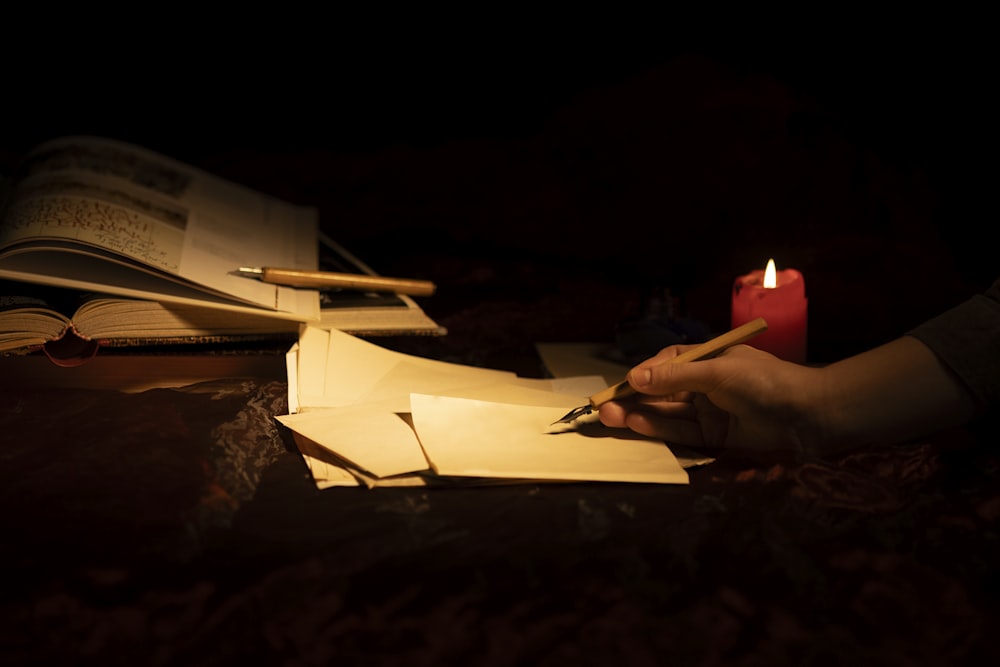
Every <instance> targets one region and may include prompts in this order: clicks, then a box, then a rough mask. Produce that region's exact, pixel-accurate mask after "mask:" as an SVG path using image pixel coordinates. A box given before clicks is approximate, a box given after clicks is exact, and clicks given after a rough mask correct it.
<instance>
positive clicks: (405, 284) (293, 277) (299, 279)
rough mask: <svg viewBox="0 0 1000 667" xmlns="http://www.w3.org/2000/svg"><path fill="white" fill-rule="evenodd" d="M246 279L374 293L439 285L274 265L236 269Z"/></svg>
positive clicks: (420, 292)
mask: <svg viewBox="0 0 1000 667" xmlns="http://www.w3.org/2000/svg"><path fill="white" fill-rule="evenodd" d="M236 273H237V274H239V275H241V276H246V277H247V278H257V279H258V280H262V281H263V282H265V283H271V284H273V285H285V286H287V287H313V288H324V287H327V288H330V287H334V288H340V289H351V290H362V291H372V292H396V293H397V294H407V295H410V296H430V295H432V294H434V291H435V289H436V285H435V284H434V283H433V282H431V281H429V280H416V279H413V278H389V277H387V276H369V275H365V274H363V273H335V272H333V271H301V270H298V269H278V268H275V267H273V266H263V267H247V266H241V267H240V268H239V269H237V271H236Z"/></svg>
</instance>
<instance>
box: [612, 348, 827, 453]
mask: <svg viewBox="0 0 1000 667" xmlns="http://www.w3.org/2000/svg"><path fill="white" fill-rule="evenodd" d="M693 347H694V346H693V345H672V346H670V347H667V348H664V349H663V350H661V351H660V352H659V353H658V354H657V355H656V356H654V357H652V358H650V359H647V360H646V361H644V362H642V363H640V364H639V365H637V366H635V367H634V368H633V369H632V370H630V371H629V373H628V375H627V378H626V379H627V380H628V382H629V384H630V385H631V386H632V388H633V389H635V390H636V392H637V394H635V395H633V396H630V397H628V398H626V399H619V400H616V401H611V402H609V403H605V404H604V405H602V406H601V408H600V410H599V411H598V414H599V417H600V420H601V422H602V423H603V424H605V425H606V426H611V427H618V428H629V429H631V430H633V431H635V432H636V433H640V434H642V435H646V436H650V437H655V438H659V439H662V440H664V441H666V442H668V443H674V444H678V445H684V446H689V447H727V448H730V447H732V448H737V447H738V448H744V449H756V450H800V451H801V450H807V451H808V450H810V449H811V448H812V446H813V445H814V443H815V439H816V429H817V427H816V420H815V413H816V406H817V402H818V401H819V394H818V389H817V387H818V386H819V370H818V369H815V368H811V367H808V366H802V365H799V364H794V363H791V362H787V361H782V360H781V359H778V358H777V357H775V356H773V355H771V354H769V353H767V352H763V351H761V350H758V349H756V348H753V347H750V346H748V345H736V346H734V347H731V348H729V349H727V350H726V351H724V352H723V353H722V354H721V355H719V356H718V357H715V358H713V359H705V360H700V361H691V362H685V363H671V360H672V359H673V358H674V357H676V356H677V355H678V354H680V353H682V352H685V351H686V350H689V349H691V348H693Z"/></svg>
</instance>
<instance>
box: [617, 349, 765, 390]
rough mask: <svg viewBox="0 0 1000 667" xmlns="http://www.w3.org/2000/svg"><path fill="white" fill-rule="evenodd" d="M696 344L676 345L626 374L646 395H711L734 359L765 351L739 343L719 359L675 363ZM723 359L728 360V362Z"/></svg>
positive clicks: (633, 385)
mask: <svg viewBox="0 0 1000 667" xmlns="http://www.w3.org/2000/svg"><path fill="white" fill-rule="evenodd" d="M694 347H696V346H694V345H672V346H670V347H667V348H664V349H662V350H660V352H659V353H658V354H657V355H656V356H654V357H651V358H649V359H647V360H646V361H644V362H642V363H640V364H638V365H637V366H635V367H634V368H632V369H631V370H630V371H629V373H628V375H627V376H626V377H627V379H628V381H629V384H631V385H632V387H633V388H634V389H635V390H636V391H638V392H640V393H643V394H648V395H654V396H662V397H669V398H671V399H673V400H690V397H691V395H692V394H693V393H701V394H707V393H710V392H711V391H712V390H714V389H716V388H718V386H719V384H720V383H721V382H723V381H724V380H725V379H726V373H727V370H728V371H730V372H731V370H732V365H731V363H728V362H730V361H731V360H732V359H737V358H738V359H743V358H751V357H755V356H759V355H761V354H765V355H766V353H763V352H761V351H760V350H757V349H755V348H752V347H749V346H747V345H735V346H733V347H731V348H729V349H727V350H725V351H723V352H722V354H720V355H719V356H718V357H716V358H715V359H706V360H701V361H694V362H690V363H679V364H675V363H671V360H672V359H674V358H675V357H676V356H677V355H678V354H681V353H683V352H685V351H687V350H690V349H692V348H694ZM723 360H726V362H725V363H724V362H723Z"/></svg>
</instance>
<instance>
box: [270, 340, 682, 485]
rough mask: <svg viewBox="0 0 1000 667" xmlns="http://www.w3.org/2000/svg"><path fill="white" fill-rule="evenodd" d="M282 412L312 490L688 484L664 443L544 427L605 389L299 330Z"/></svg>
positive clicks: (580, 425) (590, 424) (592, 381)
mask: <svg viewBox="0 0 1000 667" xmlns="http://www.w3.org/2000/svg"><path fill="white" fill-rule="evenodd" d="M286 361H287V369H288V386H289V414H287V415H282V416H279V417H278V420H279V421H280V422H281V423H282V424H284V425H285V426H287V427H288V428H289V429H291V431H292V432H293V435H294V437H295V441H296V443H297V445H298V447H299V449H300V451H301V452H302V455H303V456H304V457H305V460H306V463H307V464H308V465H309V468H310V471H311V472H312V475H313V478H314V479H315V481H316V484H317V486H319V487H320V488H326V487H331V486H358V485H366V486H368V487H377V486H425V485H448V484H452V485H454V484H490V483H511V482H515V481H525V480H534V481H606V482H647V483H660V484H686V483H687V482H688V476H687V472H686V471H685V470H684V466H683V465H682V464H681V462H679V461H678V459H677V457H675V456H674V454H673V452H671V450H670V448H668V447H667V446H666V445H665V444H664V443H663V442H662V441H659V440H653V439H650V438H645V437H642V436H639V435H637V434H635V433H632V432H631V431H628V430H624V429H610V428H607V427H605V426H603V425H602V424H600V422H599V421H598V420H597V419H596V416H594V417H591V418H590V419H584V420H577V421H576V422H574V423H573V424H572V425H558V426H552V423H553V422H555V421H556V420H558V419H559V418H560V417H562V416H563V415H564V414H565V413H566V412H567V411H569V410H570V409H572V408H574V407H577V406H579V405H581V404H583V403H585V402H586V400H587V399H586V397H587V396H590V395H591V394H593V393H595V392H597V391H599V390H601V389H603V388H605V387H606V386H607V383H606V382H605V380H604V378H602V377H600V376H580V377H569V378H556V379H534V378H522V377H518V376H517V375H516V374H514V373H510V372H507V371H500V370H494V369H484V368H478V367H473V366H464V365H461V364H454V363H449V362H444V361H436V360H432V359H425V358H422V357H416V356H412V355H407V354H402V353H399V352H395V351H392V350H388V349H386V348H383V347H380V346H378V345H375V344H373V343H371V342H368V341H366V340H363V339H360V338H357V337H355V336H352V335H350V334H346V333H343V332H341V331H338V330H336V329H333V330H325V329H318V328H314V327H304V328H303V330H302V332H301V334H300V337H299V342H298V344H297V345H296V346H294V347H293V348H292V349H291V350H290V351H289V353H288V358H287V360H286Z"/></svg>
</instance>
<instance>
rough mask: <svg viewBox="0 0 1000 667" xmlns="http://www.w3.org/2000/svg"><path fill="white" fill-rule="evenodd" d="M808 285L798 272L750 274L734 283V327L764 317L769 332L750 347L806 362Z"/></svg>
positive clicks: (770, 266)
mask: <svg viewBox="0 0 1000 667" xmlns="http://www.w3.org/2000/svg"><path fill="white" fill-rule="evenodd" d="M808 303H809V301H808V299H806V282H805V280H804V279H803V278H802V274H801V273H799V272H798V271H796V270H795V269H784V270H782V271H776V270H775V268H774V260H773V259H772V260H769V261H768V263H767V269H765V270H757V271H751V272H750V273H748V274H746V275H744V276H739V277H738V278H737V279H736V280H735V282H734V283H733V306H732V326H733V328H735V327H738V326H740V325H741V324H745V323H746V322H749V321H750V320H753V319H755V318H758V317H763V318H764V320H765V321H766V322H767V331H765V332H764V333H762V334H760V335H759V336H757V337H756V338H754V339H753V340H752V341H750V342H749V345H752V346H753V347H756V348H757V349H759V350H764V351H766V352H770V353H771V354H773V355H774V356H776V357H779V358H781V359H785V360H787V361H794V362H796V363H800V364H801V363H805V361H806V323H807V307H808Z"/></svg>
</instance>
